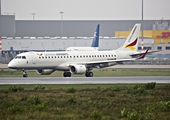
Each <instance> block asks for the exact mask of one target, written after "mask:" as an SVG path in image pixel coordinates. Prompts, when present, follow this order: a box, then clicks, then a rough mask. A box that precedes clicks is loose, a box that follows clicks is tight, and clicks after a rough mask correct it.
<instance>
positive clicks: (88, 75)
mask: <svg viewBox="0 0 170 120" xmlns="http://www.w3.org/2000/svg"><path fill="white" fill-rule="evenodd" d="M85 76H86V77H93V72H89V71H86V73H85Z"/></svg>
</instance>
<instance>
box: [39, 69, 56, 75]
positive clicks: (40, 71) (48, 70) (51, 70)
mask: <svg viewBox="0 0 170 120" xmlns="http://www.w3.org/2000/svg"><path fill="white" fill-rule="evenodd" d="M53 72H54V70H53V69H42V70H37V73H38V74H40V75H50V74H51V73H53Z"/></svg>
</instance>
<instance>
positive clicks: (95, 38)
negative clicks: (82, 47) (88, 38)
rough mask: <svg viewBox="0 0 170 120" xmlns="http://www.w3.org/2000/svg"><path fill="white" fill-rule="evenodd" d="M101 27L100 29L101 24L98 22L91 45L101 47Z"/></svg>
mask: <svg viewBox="0 0 170 120" xmlns="http://www.w3.org/2000/svg"><path fill="white" fill-rule="evenodd" d="M99 29H100V24H98V25H97V27H96V31H95V33H94V37H93V42H92V45H91V47H99Z"/></svg>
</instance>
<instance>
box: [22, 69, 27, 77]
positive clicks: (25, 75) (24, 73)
mask: <svg viewBox="0 0 170 120" xmlns="http://www.w3.org/2000/svg"><path fill="white" fill-rule="evenodd" d="M22 72H23V77H24V78H26V77H28V75H27V72H26V71H25V70H24V69H22Z"/></svg>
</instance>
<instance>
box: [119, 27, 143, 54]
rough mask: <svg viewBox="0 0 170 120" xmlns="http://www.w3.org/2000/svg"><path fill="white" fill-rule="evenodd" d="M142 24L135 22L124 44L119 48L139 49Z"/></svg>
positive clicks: (127, 49)
mask: <svg viewBox="0 0 170 120" xmlns="http://www.w3.org/2000/svg"><path fill="white" fill-rule="evenodd" d="M140 26H141V24H135V26H134V27H133V29H132V31H131V32H130V34H129V36H128V38H127V39H126V41H125V43H124V45H123V46H122V47H120V48H118V50H126V51H137V49H138V42H139V34H140Z"/></svg>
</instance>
